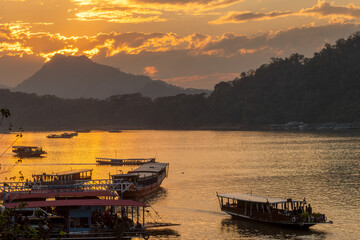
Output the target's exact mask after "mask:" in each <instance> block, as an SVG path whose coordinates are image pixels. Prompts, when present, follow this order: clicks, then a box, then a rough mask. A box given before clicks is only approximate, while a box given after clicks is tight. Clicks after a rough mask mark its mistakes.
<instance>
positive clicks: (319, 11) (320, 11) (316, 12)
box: [300, 0, 360, 19]
mask: <svg viewBox="0 0 360 240" xmlns="http://www.w3.org/2000/svg"><path fill="white" fill-rule="evenodd" d="M300 15H313V16H316V17H321V18H326V17H330V18H339V17H342V18H347V19H354V18H358V17H360V7H357V6H355V5H354V4H352V3H350V4H349V5H347V6H336V5H334V2H331V3H329V2H326V1H322V0H319V1H318V3H317V4H316V5H315V6H313V7H312V8H306V9H302V10H301V11H300Z"/></svg>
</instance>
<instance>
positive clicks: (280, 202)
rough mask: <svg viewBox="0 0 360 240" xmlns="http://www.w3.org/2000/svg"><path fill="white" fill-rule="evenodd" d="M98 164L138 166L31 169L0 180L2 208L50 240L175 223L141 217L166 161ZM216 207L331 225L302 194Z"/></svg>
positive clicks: (131, 232) (291, 223)
mask: <svg viewBox="0 0 360 240" xmlns="http://www.w3.org/2000/svg"><path fill="white" fill-rule="evenodd" d="M13 152H14V153H16V154H17V156H19V157H40V156H42V155H43V154H46V152H45V151H43V149H42V148H41V147H35V146H13ZM96 162H97V163H98V164H109V165H118V166H119V165H120V166H122V165H140V166H139V167H138V168H136V169H134V170H132V171H129V172H128V173H125V174H124V173H119V174H113V175H109V178H108V179H92V171H93V170H92V169H78V170H71V171H66V172H58V173H51V174H48V173H42V174H34V175H33V176H32V179H31V180H28V179H27V180H26V181H22V182H3V183H0V198H1V199H2V201H3V203H2V206H1V211H2V212H3V211H5V210H8V211H9V212H11V218H12V222H13V224H27V225H29V226H31V227H33V228H35V229H38V228H42V229H45V230H46V233H47V238H49V239H59V238H61V239H62V238H66V239H116V238H120V239H126V238H128V239H130V238H133V237H143V238H144V239H148V238H149V235H148V234H147V231H146V229H147V228H151V227H163V226H173V225H177V224H171V223H165V222H161V223H159V222H157V223H156V222H153V223H149V222H147V221H146V219H145V218H146V214H147V213H148V210H147V209H148V208H150V206H149V205H147V204H145V203H143V202H139V201H138V199H146V197H147V196H150V195H151V194H153V193H155V192H156V191H157V190H159V189H160V186H161V184H162V182H163V181H164V179H165V178H167V177H168V173H169V163H161V162H156V159H155V158H128V159H118V158H100V157H99V158H96ZM216 196H217V198H218V201H219V205H220V209H221V211H223V212H224V213H226V214H229V215H231V216H232V217H234V218H243V219H247V220H249V221H257V222H265V223H269V224H276V225H280V226H286V227H295V228H301V229H307V228H309V227H311V226H314V225H316V224H326V223H330V224H332V221H327V218H326V216H325V214H321V213H316V212H313V210H312V207H311V205H310V204H308V203H307V201H306V200H305V198H304V199H303V200H293V199H291V198H287V199H282V198H273V197H263V196H255V195H252V194H241V193H228V194H218V193H216Z"/></svg>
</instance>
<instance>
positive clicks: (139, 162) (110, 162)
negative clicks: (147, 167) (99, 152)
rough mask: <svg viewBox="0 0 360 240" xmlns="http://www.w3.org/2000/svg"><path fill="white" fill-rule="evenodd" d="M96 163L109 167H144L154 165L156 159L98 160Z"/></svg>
mask: <svg viewBox="0 0 360 240" xmlns="http://www.w3.org/2000/svg"><path fill="white" fill-rule="evenodd" d="M96 162H97V163H99V164H108V165H117V166H123V165H143V164H146V163H154V162H155V158H96Z"/></svg>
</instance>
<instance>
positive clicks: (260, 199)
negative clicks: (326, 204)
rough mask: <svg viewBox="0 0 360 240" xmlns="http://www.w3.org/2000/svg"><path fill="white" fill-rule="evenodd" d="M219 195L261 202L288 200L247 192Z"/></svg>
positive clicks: (220, 195)
mask: <svg viewBox="0 0 360 240" xmlns="http://www.w3.org/2000/svg"><path fill="white" fill-rule="evenodd" d="M218 196H219V197H224V198H229V199H236V200H242V201H249V202H259V203H266V202H267V201H269V203H283V202H287V199H284V198H274V197H263V196H255V195H252V194H245V193H228V194H218ZM293 202H294V201H293ZM299 202H303V201H299Z"/></svg>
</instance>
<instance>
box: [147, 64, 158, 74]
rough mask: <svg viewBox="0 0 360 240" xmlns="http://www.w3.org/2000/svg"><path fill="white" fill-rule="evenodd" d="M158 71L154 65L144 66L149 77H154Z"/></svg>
mask: <svg viewBox="0 0 360 240" xmlns="http://www.w3.org/2000/svg"><path fill="white" fill-rule="evenodd" d="M157 72H158V70H157V68H156V67H154V66H148V67H145V68H144V73H145V74H146V75H148V76H149V77H153V76H154V75H155V73H157Z"/></svg>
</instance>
